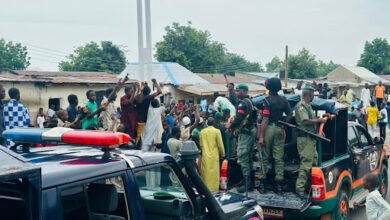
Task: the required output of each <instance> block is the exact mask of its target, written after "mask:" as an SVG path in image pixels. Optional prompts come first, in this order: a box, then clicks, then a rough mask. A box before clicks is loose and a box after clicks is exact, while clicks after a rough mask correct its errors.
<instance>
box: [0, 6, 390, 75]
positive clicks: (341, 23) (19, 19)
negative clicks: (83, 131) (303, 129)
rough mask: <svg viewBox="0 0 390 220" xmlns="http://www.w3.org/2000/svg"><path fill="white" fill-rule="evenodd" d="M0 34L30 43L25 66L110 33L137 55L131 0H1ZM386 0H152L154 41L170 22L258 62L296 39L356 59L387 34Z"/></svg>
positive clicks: (318, 51) (328, 55) (50, 63)
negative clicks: (190, 26)
mask: <svg viewBox="0 0 390 220" xmlns="http://www.w3.org/2000/svg"><path fill="white" fill-rule="evenodd" d="M0 5H1V6H0V38H5V39H6V40H12V41H16V42H21V43H24V44H25V45H26V46H27V47H28V48H29V55H30V56H31V65H30V68H31V69H41V70H57V69H58V68H57V64H58V62H59V61H61V60H63V59H65V56H66V55H68V54H70V53H71V52H72V51H73V50H74V49H75V47H77V46H80V45H83V44H85V43H87V42H90V41H102V40H109V41H113V42H114V43H115V44H118V45H123V46H125V47H126V48H127V51H128V52H127V54H126V55H127V59H128V60H129V61H131V62H132V61H137V20H136V19H137V14H136V0H66V1H65V0H13V1H10V0H0ZM389 11H390V1H388V0H315V1H313V0H284V1H282V0H267V1H266V0H241V1H239V0H152V40H153V45H154V44H155V43H156V42H157V41H160V40H161V39H162V36H163V35H164V33H165V31H164V27H165V26H167V25H169V24H171V23H172V22H180V23H182V24H186V22H187V21H191V22H192V23H193V26H194V27H196V28H199V29H202V30H208V31H209V32H210V33H211V35H212V37H213V39H214V40H217V41H219V42H223V43H225V45H226V47H227V48H228V50H229V51H230V52H234V53H238V54H241V55H244V56H245V57H246V58H247V59H249V60H251V61H256V62H260V63H261V64H262V65H263V66H264V65H265V63H267V62H268V61H269V60H270V59H271V58H272V57H273V56H279V57H283V56H284V47H285V45H289V49H290V52H291V53H297V52H298V51H299V50H300V49H301V48H302V47H305V48H307V49H309V50H310V51H311V52H312V53H313V54H315V55H316V56H317V57H318V58H319V59H322V60H324V61H329V60H333V61H334V62H336V63H340V64H344V65H355V64H356V62H357V60H358V59H359V56H360V54H361V52H362V51H363V46H364V42H365V41H366V40H370V41H371V40H372V39H374V38H375V37H385V38H387V39H389V40H390V13H389Z"/></svg>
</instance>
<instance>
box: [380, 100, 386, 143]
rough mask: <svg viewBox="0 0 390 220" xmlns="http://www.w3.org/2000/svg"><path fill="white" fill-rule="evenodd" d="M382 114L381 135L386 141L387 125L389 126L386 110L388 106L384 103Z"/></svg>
mask: <svg viewBox="0 0 390 220" xmlns="http://www.w3.org/2000/svg"><path fill="white" fill-rule="evenodd" d="M380 108H381V110H380V114H381V117H382V119H381V120H379V134H380V137H381V138H383V140H386V125H387V121H388V119H387V110H386V104H385V103H384V102H382V104H381V106H380Z"/></svg>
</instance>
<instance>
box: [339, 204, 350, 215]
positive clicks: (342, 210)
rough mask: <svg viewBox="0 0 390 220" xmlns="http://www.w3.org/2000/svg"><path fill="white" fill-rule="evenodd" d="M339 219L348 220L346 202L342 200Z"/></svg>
mask: <svg viewBox="0 0 390 220" xmlns="http://www.w3.org/2000/svg"><path fill="white" fill-rule="evenodd" d="M339 212H340V219H348V204H347V201H345V200H343V201H341V203H340V208H339Z"/></svg>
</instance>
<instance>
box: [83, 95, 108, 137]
mask: <svg viewBox="0 0 390 220" xmlns="http://www.w3.org/2000/svg"><path fill="white" fill-rule="evenodd" d="M87 98H88V102H87V103H86V104H85V107H86V108H88V110H86V111H85V113H86V115H85V116H84V118H83V130H86V129H87V128H88V127H91V128H92V127H94V126H93V125H95V126H96V127H97V126H98V125H99V122H98V116H97V115H98V114H99V113H100V112H101V111H103V110H104V109H105V108H104V107H103V106H102V107H98V105H97V104H96V93H95V91H93V90H88V92H87Z"/></svg>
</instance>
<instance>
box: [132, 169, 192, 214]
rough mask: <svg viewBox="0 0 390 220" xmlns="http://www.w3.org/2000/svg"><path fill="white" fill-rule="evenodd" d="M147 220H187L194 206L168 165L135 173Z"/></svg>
mask: <svg viewBox="0 0 390 220" xmlns="http://www.w3.org/2000/svg"><path fill="white" fill-rule="evenodd" d="M135 176H136V180H137V184H138V187H139V190H140V194H141V198H142V201H143V204H144V215H145V219H187V218H190V216H191V213H192V205H191V203H190V200H189V198H188V196H187V194H186V192H185V189H184V187H183V186H182V185H181V182H180V181H179V178H178V177H177V176H176V174H175V172H174V171H173V170H172V168H171V167H170V166H168V165H163V166H159V167H149V168H145V169H142V170H140V171H136V172H135Z"/></svg>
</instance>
